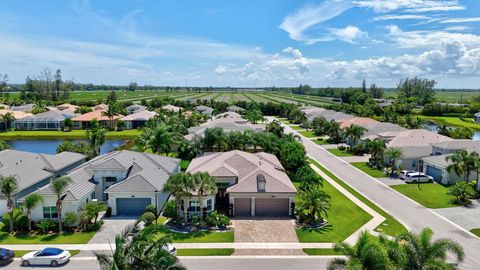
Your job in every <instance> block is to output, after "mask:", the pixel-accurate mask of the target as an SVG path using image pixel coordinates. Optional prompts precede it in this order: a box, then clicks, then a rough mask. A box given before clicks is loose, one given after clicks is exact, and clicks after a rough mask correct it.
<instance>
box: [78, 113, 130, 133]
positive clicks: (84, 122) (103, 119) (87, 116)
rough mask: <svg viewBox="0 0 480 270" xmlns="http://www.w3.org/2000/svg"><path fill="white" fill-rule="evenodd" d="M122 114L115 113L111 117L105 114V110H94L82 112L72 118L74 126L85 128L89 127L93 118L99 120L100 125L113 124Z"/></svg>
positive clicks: (110, 125)
mask: <svg viewBox="0 0 480 270" xmlns="http://www.w3.org/2000/svg"><path fill="white" fill-rule="evenodd" d="M122 117H123V115H120V114H119V115H115V116H113V117H112V118H109V117H108V116H106V115H105V110H95V111H91V112H88V113H84V114H81V115H78V116H76V117H74V118H72V121H73V123H74V126H75V128H80V129H87V128H90V125H91V123H92V121H93V120H94V119H95V120H97V121H98V122H100V125H102V126H106V127H112V126H114V124H115V122H116V121H118V119H120V118H122Z"/></svg>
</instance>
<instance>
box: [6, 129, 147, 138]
mask: <svg viewBox="0 0 480 270" xmlns="http://www.w3.org/2000/svg"><path fill="white" fill-rule="evenodd" d="M138 133H139V130H138V129H129V130H121V131H109V132H107V139H134V138H135V137H136V136H137V134H138ZM86 138H87V132H86V131H85V130H72V131H68V132H64V131H54V130H46V131H20V130H19V131H8V132H2V133H0V139H2V140H22V139H24V140H27V139H28V140H29V139H36V140H51V139H86Z"/></svg>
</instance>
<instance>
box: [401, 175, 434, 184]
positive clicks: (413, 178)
mask: <svg viewBox="0 0 480 270" xmlns="http://www.w3.org/2000/svg"><path fill="white" fill-rule="evenodd" d="M405 183H433V177H431V176H429V175H426V174H424V173H421V172H415V173H409V174H407V176H406V177H405Z"/></svg>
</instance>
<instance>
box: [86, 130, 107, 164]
mask: <svg viewBox="0 0 480 270" xmlns="http://www.w3.org/2000/svg"><path fill="white" fill-rule="evenodd" d="M106 134H107V131H106V130H105V129H104V128H101V127H100V126H98V125H95V126H94V127H93V128H92V129H91V130H87V138H88V141H89V144H90V151H91V152H92V157H96V156H98V155H99V154H100V147H101V146H102V145H103V144H104V143H105V137H106Z"/></svg>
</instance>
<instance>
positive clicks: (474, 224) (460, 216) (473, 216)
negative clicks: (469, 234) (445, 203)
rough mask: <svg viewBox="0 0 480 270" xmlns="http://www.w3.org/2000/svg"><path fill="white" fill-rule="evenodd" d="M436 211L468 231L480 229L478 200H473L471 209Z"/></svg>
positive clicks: (479, 203)
mask: <svg viewBox="0 0 480 270" xmlns="http://www.w3.org/2000/svg"><path fill="white" fill-rule="evenodd" d="M434 211H435V212H437V213H439V214H440V215H442V216H444V217H446V218H448V219H449V220H451V221H452V222H455V223H457V224H458V225H460V226H462V227H463V228H465V229H466V230H471V229H475V228H480V202H479V201H477V200H473V201H472V205H470V206H469V207H451V208H441V209H435V210H434Z"/></svg>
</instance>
